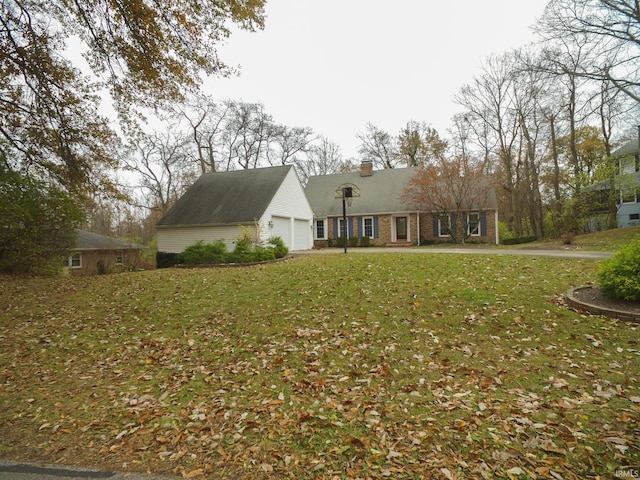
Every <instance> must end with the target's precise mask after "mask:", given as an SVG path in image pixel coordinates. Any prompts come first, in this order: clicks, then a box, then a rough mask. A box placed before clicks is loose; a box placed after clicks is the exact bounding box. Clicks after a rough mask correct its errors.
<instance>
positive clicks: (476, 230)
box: [467, 213, 480, 237]
mask: <svg viewBox="0 0 640 480" xmlns="http://www.w3.org/2000/svg"><path fill="white" fill-rule="evenodd" d="M467 235H469V236H470V237H478V236H480V214H479V213H470V214H469V215H467Z"/></svg>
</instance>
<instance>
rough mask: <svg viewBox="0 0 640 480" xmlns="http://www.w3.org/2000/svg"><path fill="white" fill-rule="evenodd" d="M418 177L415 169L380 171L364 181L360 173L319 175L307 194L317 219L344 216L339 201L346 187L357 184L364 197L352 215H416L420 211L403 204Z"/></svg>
mask: <svg viewBox="0 0 640 480" xmlns="http://www.w3.org/2000/svg"><path fill="white" fill-rule="evenodd" d="M414 173H415V169H413V168H394V169H388V170H376V171H374V172H373V175H371V176H368V177H361V176H360V172H353V173H341V174H335V175H319V176H314V177H310V178H309V182H308V183H307V187H306V188H305V192H306V194H307V198H308V200H309V203H310V204H311V209H312V210H313V213H314V215H315V216H316V217H324V216H336V215H342V200H341V197H340V198H335V196H336V190H339V189H340V186H341V185H343V184H353V185H355V186H356V187H357V189H358V190H359V193H360V196H359V197H355V198H354V199H353V201H352V203H351V206H350V207H347V213H348V214H349V215H370V214H383V213H395V212H415V211H416V210H417V209H416V208H414V207H411V206H409V205H405V204H404V203H402V202H401V201H400V195H401V194H402V192H403V191H404V189H405V187H406V186H407V182H408V181H409V179H410V178H411V176H412V175H413V174H414Z"/></svg>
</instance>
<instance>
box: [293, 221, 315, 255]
mask: <svg viewBox="0 0 640 480" xmlns="http://www.w3.org/2000/svg"><path fill="white" fill-rule="evenodd" d="M310 243H311V245H313V231H312V230H311V226H310V224H309V222H308V221H306V220H295V221H294V224H293V246H294V248H293V250H308V249H309V248H311V247H310V246H309V244H310Z"/></svg>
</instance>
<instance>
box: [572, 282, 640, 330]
mask: <svg viewBox="0 0 640 480" xmlns="http://www.w3.org/2000/svg"><path fill="white" fill-rule="evenodd" d="M590 288H593V287H592V286H583V287H575V288H571V289H569V290H568V291H567V294H566V295H565V299H566V300H567V304H568V305H569V306H570V307H572V308H575V309H576V310H578V311H584V312H587V313H589V314H591V315H604V316H605V317H609V318H617V319H619V320H625V321H629V322H636V323H640V314H634V313H632V312H628V311H624V310H613V309H609V308H604V307H601V306H599V305H593V304H591V303H587V302H583V301H582V300H579V299H578V298H576V296H575V292H579V291H581V290H587V289H590Z"/></svg>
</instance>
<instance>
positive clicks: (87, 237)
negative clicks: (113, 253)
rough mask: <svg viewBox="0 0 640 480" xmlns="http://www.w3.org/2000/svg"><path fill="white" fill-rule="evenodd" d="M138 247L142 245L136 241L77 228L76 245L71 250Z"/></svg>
mask: <svg viewBox="0 0 640 480" xmlns="http://www.w3.org/2000/svg"><path fill="white" fill-rule="evenodd" d="M140 248H144V247H143V246H142V245H138V244H137V243H129V242H124V241H122V240H118V239H117V238H111V237H107V236H105V235H100V234H97V233H92V232H85V231H84V230H78V240H77V242H76V247H75V248H73V249H72V250H128V249H140Z"/></svg>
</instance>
